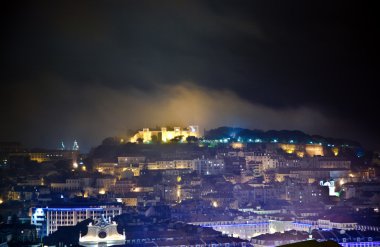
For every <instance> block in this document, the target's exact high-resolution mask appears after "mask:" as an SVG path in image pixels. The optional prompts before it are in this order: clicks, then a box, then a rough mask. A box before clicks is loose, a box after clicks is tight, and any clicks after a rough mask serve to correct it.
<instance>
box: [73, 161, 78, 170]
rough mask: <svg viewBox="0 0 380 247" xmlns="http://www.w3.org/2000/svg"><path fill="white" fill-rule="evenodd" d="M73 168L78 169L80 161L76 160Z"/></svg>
mask: <svg viewBox="0 0 380 247" xmlns="http://www.w3.org/2000/svg"><path fill="white" fill-rule="evenodd" d="M73 168H74V169H77V168H78V163H77V162H76V161H74V162H73Z"/></svg>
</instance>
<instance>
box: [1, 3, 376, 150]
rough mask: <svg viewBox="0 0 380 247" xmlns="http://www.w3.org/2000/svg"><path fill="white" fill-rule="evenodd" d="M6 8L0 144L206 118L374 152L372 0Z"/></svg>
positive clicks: (84, 142)
mask: <svg viewBox="0 0 380 247" xmlns="http://www.w3.org/2000/svg"><path fill="white" fill-rule="evenodd" d="M1 16H2V17H1V18H2V24H1V27H2V28H1V32H2V34H1V37H2V38H1V55H0V56H1V74H0V79H1V82H2V84H1V85H2V86H1V91H0V97H1V102H0V103H1V105H0V112H1V115H2V117H1V121H0V141H21V142H22V143H24V144H25V145H27V146H29V147H37V146H40V147H57V146H58V145H59V143H60V141H61V140H63V141H65V142H66V143H69V142H71V143H72V142H73V140H74V139H77V140H78V142H79V144H80V146H81V147H83V148H84V149H85V150H88V149H89V148H90V147H92V146H95V145H97V144H99V143H100V141H101V140H102V139H104V138H105V137H107V136H114V135H122V134H125V133H127V131H128V130H129V129H136V128H140V127H144V126H148V127H149V126H150V127H154V126H156V125H159V126H160V125H168V124H171V125H181V126H186V125H188V124H198V125H200V128H201V129H204V128H206V129H209V128H213V127H218V126H224V125H229V126H235V127H247V128H255V129H263V130H268V129H278V130H280V129H290V130H293V129H299V130H302V131H305V132H307V133H309V134H321V135H326V136H331V137H344V138H351V139H355V140H358V141H359V142H361V143H362V144H363V145H364V146H366V147H369V148H378V149H379V148H380V142H379V138H380V128H379V127H378V126H379V124H378V122H377V120H376V119H377V116H378V115H379V113H380V111H379V106H380V104H379V103H378V102H379V93H378V90H376V89H375V85H376V84H378V82H380V80H379V77H380V76H379V71H380V70H379V69H380V68H379V67H380V66H379V58H378V57H379V55H380V54H379V44H380V40H379V38H378V36H379V28H378V24H379V15H378V14H377V12H376V8H375V6H371V4H370V1H368V2H367V3H366V2H364V3H363V1H357V2H355V3H353V2H350V1H333V2H332V1H314V2H313V3H311V2H310V1H280V0H278V1H236V0H235V1H223V0H219V1H195V0H192V1H157V0H155V1H137V0H136V1H103V2H100V1H61V2H60V1H46V2H39V1H28V2H26V3H24V4H20V3H18V5H12V4H9V5H6V4H5V5H3V6H2V15H1Z"/></svg>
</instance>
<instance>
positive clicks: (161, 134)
mask: <svg viewBox="0 0 380 247" xmlns="http://www.w3.org/2000/svg"><path fill="white" fill-rule="evenodd" d="M154 136H155V137H154ZM180 136H181V137H182V139H181V140H182V141H186V138H187V137H189V136H194V137H197V138H198V137H199V136H200V135H199V127H198V126H197V125H190V126H188V127H187V128H181V127H174V128H167V127H162V128H161V129H158V130H150V129H149V128H143V129H142V130H139V131H138V132H137V133H136V134H135V135H134V136H133V137H131V139H130V141H131V142H137V141H138V139H142V140H143V142H144V143H149V142H151V141H153V140H154V139H156V140H157V141H161V142H169V141H170V140H172V139H173V138H176V137H180Z"/></svg>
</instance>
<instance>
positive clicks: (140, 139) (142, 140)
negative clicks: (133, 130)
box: [136, 137, 144, 144]
mask: <svg viewBox="0 0 380 247" xmlns="http://www.w3.org/2000/svg"><path fill="white" fill-rule="evenodd" d="M136 141H137V143H138V144H142V143H144V139H142V138H141V137H140V138H137V140H136Z"/></svg>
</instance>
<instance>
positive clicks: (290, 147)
mask: <svg viewBox="0 0 380 247" xmlns="http://www.w3.org/2000/svg"><path fill="white" fill-rule="evenodd" d="M278 145H279V147H280V148H281V149H282V150H283V151H284V152H286V153H288V154H293V153H295V154H297V156H298V157H304V156H305V154H306V155H308V156H310V157H314V156H324V150H323V146H322V145H318V144H306V145H304V144H288V143H280V144H278ZM334 155H335V152H334ZM336 155H337V154H336ZM336 155H335V156H336Z"/></svg>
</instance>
